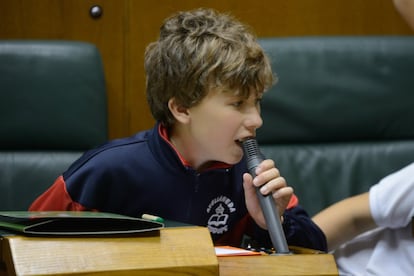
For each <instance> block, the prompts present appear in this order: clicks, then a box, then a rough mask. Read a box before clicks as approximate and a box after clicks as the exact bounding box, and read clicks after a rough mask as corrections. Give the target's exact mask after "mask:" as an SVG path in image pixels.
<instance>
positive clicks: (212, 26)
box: [145, 9, 275, 127]
mask: <svg viewBox="0 0 414 276" xmlns="http://www.w3.org/2000/svg"><path fill="white" fill-rule="evenodd" d="M145 71H146V74H147V101H148V103H149V106H150V109H151V112H152V115H153V117H154V118H155V119H156V120H157V121H159V122H162V123H163V124H164V125H165V126H167V127H169V126H171V125H172V124H173V123H174V117H173V116H172V114H171V112H170V111H169V109H168V101H169V99H171V98H172V97H175V99H176V100H177V102H178V103H179V104H180V105H182V106H183V107H186V108H189V107H192V106H194V105H196V104H198V103H199V102H200V101H201V100H202V99H203V98H204V97H205V95H206V93H208V91H209V89H211V88H212V87H223V88H224V89H225V90H227V91H233V92H234V93H235V94H240V95H241V96H245V97H248V96H249V93H250V92H251V91H256V92H258V93H259V92H263V91H265V90H267V89H268V88H269V87H270V86H271V85H272V84H273V83H274V80H275V78H274V76H273V74H272V69H271V66H270V63H269V60H268V58H267V56H266V55H265V53H264V52H263V49H262V48H261V47H260V45H259V44H258V43H257V41H256V37H255V36H254V35H253V33H252V32H251V31H250V29H249V27H248V26H247V25H245V24H242V23H241V22H239V21H238V20H236V19H234V18H233V17H231V16H229V15H226V14H221V13H218V12H216V11H214V10H211V9H197V10H193V11H188V12H179V13H177V14H175V15H173V16H172V17H170V18H167V19H166V20H165V21H164V24H163V25H162V26H161V29H160V36H159V39H158V40H157V41H155V42H153V43H151V44H149V45H148V47H147V49H146V51H145Z"/></svg>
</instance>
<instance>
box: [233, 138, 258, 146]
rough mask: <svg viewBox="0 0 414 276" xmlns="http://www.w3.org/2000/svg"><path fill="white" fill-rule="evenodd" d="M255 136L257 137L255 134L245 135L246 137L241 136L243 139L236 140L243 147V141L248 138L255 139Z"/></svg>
mask: <svg viewBox="0 0 414 276" xmlns="http://www.w3.org/2000/svg"><path fill="white" fill-rule="evenodd" d="M254 138H255V137H254V136H248V137H244V138H241V139H237V140H236V143H237V144H238V145H239V146H240V147H242V146H243V142H244V141H246V140H248V139H254Z"/></svg>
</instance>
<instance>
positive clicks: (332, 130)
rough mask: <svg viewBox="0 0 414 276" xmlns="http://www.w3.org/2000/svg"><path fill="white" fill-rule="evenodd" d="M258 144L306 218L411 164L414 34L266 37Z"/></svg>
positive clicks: (413, 148) (413, 146) (263, 41)
mask: <svg viewBox="0 0 414 276" xmlns="http://www.w3.org/2000/svg"><path fill="white" fill-rule="evenodd" d="M260 43H261V44H262V46H263V47H264V49H265V51H266V52H267V53H268V55H269V56H270V58H271V62H272V67H273V69H274V71H275V73H276V74H277V76H278V78H279V81H278V83H277V84H276V85H275V86H274V87H273V88H272V89H271V91H269V92H268V93H266V94H265V96H264V101H263V104H262V115H263V118H264V125H263V127H262V128H261V129H259V131H258V140H259V143H260V144H261V147H262V148H263V151H264V153H265V154H266V155H267V157H270V158H272V159H274V160H275V162H276V165H277V166H278V167H279V169H280V170H281V173H282V175H284V176H285V177H286V179H287V181H288V183H289V184H290V185H291V186H293V187H294V189H295V192H296V194H298V196H299V199H300V202H301V204H302V205H303V206H304V207H305V208H306V209H307V210H308V211H309V213H310V214H311V215H313V214H314V213H316V212H317V211H319V210H321V209H322V208H324V207H326V206H328V205H329V204H332V203H334V202H336V201H338V200H340V199H342V198H345V197H348V196H351V195H354V194H357V193H361V192H365V191H368V189H369V187H370V186H372V185H373V184H375V183H376V182H377V181H378V180H379V179H381V178H382V177H384V176H385V175H387V174H389V173H391V172H393V171H395V170H397V169H399V168H402V167H403V166H405V165H407V164H409V163H411V162H413V161H414V125H413V122H414V108H413V107H414V37H412V36H407V37H400V36H354V37H352V36H345V37H323V36H322V37H295V38H266V39H261V40H260Z"/></svg>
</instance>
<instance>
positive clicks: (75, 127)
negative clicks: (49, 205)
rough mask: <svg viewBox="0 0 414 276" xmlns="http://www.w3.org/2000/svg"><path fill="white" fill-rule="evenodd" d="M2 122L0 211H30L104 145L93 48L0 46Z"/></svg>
mask: <svg viewBox="0 0 414 276" xmlns="http://www.w3.org/2000/svg"><path fill="white" fill-rule="evenodd" d="M0 121H1V124H0V210H27V208H28V207H29V205H30V203H31V202H32V201H33V200H34V199H35V198H36V197H37V196H38V195H39V194H40V193H42V192H43V191H44V190H45V189H46V188H47V187H49V186H50V185H51V184H52V183H53V181H54V180H55V178H56V177H57V176H58V175H59V174H61V173H62V172H63V171H64V170H65V169H66V168H67V167H68V166H69V165H70V164H71V163H72V162H73V161H74V160H75V159H77V158H78V157H79V156H80V155H81V154H82V152H84V151H85V150H87V149H89V148H92V147H94V146H97V145H98V144H101V143H103V142H105V141H106V140H107V132H108V131H107V100H106V91H105V78H104V71H103V65H102V61H101V57H100V54H99V51H98V49H97V48H96V47H95V46H94V45H92V44H89V43H84V42H77V41H48V40H43V41H40V40H38V41H32V40H0Z"/></svg>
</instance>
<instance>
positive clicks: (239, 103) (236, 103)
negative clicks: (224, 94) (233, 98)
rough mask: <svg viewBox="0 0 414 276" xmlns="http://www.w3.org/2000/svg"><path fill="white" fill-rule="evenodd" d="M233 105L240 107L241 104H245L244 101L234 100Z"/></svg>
mask: <svg viewBox="0 0 414 276" xmlns="http://www.w3.org/2000/svg"><path fill="white" fill-rule="evenodd" d="M232 105H233V106H234V107H240V106H242V105H243V101H237V102H233V103H232Z"/></svg>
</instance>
